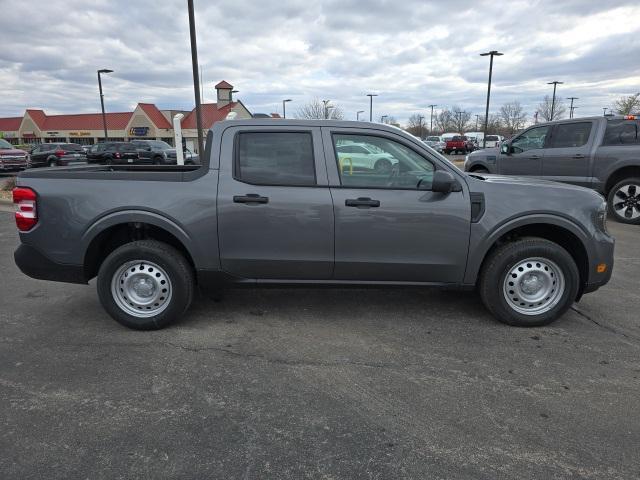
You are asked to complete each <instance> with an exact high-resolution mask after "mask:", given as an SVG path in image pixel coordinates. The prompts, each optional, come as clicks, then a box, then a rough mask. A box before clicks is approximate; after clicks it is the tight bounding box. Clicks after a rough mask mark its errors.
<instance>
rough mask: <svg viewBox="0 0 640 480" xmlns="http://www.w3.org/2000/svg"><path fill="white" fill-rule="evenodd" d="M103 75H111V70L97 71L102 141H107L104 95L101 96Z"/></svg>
mask: <svg viewBox="0 0 640 480" xmlns="http://www.w3.org/2000/svg"><path fill="white" fill-rule="evenodd" d="M103 73H113V70H109V69H108V68H102V69H100V70H98V90H100V107H101V108H102V127H103V128H104V141H105V142H106V141H107V116H106V115H105V113H104V95H103V94H102V79H101V78H100V75H101V74H103Z"/></svg>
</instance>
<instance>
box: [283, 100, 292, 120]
mask: <svg viewBox="0 0 640 480" xmlns="http://www.w3.org/2000/svg"><path fill="white" fill-rule="evenodd" d="M290 101H291V99H290V98H287V99H286V100H282V118H287V102H290Z"/></svg>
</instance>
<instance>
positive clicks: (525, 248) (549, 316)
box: [479, 237, 580, 327]
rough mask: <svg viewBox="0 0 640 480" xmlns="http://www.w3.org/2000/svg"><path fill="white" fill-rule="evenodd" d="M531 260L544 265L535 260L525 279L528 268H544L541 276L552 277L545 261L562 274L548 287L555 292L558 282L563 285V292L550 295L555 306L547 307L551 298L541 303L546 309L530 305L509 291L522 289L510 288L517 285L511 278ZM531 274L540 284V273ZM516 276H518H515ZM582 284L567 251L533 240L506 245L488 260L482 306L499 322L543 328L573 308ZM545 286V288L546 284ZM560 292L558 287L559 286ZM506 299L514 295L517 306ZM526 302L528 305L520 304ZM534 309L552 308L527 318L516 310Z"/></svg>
mask: <svg viewBox="0 0 640 480" xmlns="http://www.w3.org/2000/svg"><path fill="white" fill-rule="evenodd" d="M528 259H539V260H540V262H542V263H537V260H534V261H533V262H531V263H527V264H526V265H524V264H523V267H524V268H525V270H524V272H525V273H524V274H523V275H527V273H528V272H527V270H526V268H527V267H530V268H533V269H536V268H540V266H541V265H542V269H540V270H541V271H540V273H541V274H542V275H543V276H544V275H548V273H547V272H548V269H547V272H544V268H546V267H545V265H546V264H545V263H544V262H545V261H546V262H547V264H550V265H553V267H557V268H559V270H560V272H561V273H562V277H560V278H559V276H558V275H555V280H553V282H547V283H546V284H547V285H550V287H549V288H553V286H554V285H556V283H555V282H556V280H557V281H558V283H559V284H562V285H563V287H562V288H563V290H562V292H560V291H558V292H557V293H556V292H555V291H553V292H550V293H549V295H550V296H551V300H552V301H553V302H551V303H549V304H548V305H546V306H545V305H544V303H545V302H546V301H547V300H548V299H549V297H547V298H546V299H545V298H542V299H541V300H542V302H540V304H541V305H542V306H541V307H537V305H536V304H535V303H534V304H527V303H528V302H527V301H526V299H524V298H518V297H519V295H521V294H522V292H520V291H519V290H518V291H515V292H514V290H508V289H509V288H522V285H523V284H522V283H520V284H519V285H517V286H516V287H509V286H508V285H513V283H512V282H511V278H507V276H508V275H509V276H511V275H512V269H513V270H515V271H516V273H517V270H518V269H519V267H518V264H519V263H521V262H523V261H525V260H528ZM553 267H551V272H553V270H554V268H553ZM520 271H522V270H520ZM531 272H532V273H533V275H534V278H535V282H536V283H537V281H538V280H537V278H538V277H536V276H535V275H537V274H538V272H537V271H536V270H531ZM513 275H516V274H515V273H513ZM525 278H526V277H524V276H523V277H522V279H523V280H524V279H525ZM548 278H549V280H551V279H553V278H554V277H553V276H550V277H548ZM579 282H580V274H579V272H578V267H577V266H576V263H575V261H574V260H573V258H572V257H571V255H570V254H569V253H568V252H567V251H566V250H565V249H564V248H562V247H561V246H560V245H558V244H556V243H553V242H550V241H549V240H544V239H541V238H534V237H531V238H523V239H520V240H516V241H514V242H510V243H506V244H504V245H501V246H499V247H498V248H496V249H495V250H494V251H493V252H491V254H490V255H489V257H488V258H486V259H485V262H484V265H483V268H482V271H481V273H480V282H479V291H480V297H481V298H482V302H483V303H484V305H485V306H486V307H487V309H488V310H489V311H490V312H491V313H492V314H493V316H494V317H496V318H497V319H498V320H499V321H501V322H503V323H506V324H508V325H513V326H516V327H539V326H542V325H548V324H549V323H551V322H553V321H554V320H557V319H558V318H559V317H560V316H562V315H563V314H564V313H565V312H566V311H567V310H568V309H569V308H570V307H571V305H572V304H573V302H574V300H575V298H576V296H577V294H578V286H579ZM543 285H545V284H544V283H543ZM556 288H558V287H557V286H556ZM519 292H520V293H519ZM554 294H555V295H554ZM506 295H509V297H511V295H513V300H514V303H515V304H517V305H515V306H512V305H511V304H510V302H511V300H512V299H511V298H510V299H509V301H507V298H506ZM554 297H555V300H554ZM522 301H524V302H526V303H518V302H522ZM554 302H555V303H554ZM531 307H532V308H533V309H536V308H540V309H544V308H546V307H548V309H547V310H540V311H539V312H538V313H533V312H534V310H531V311H530V313H529V314H524V313H522V312H519V311H517V310H516V308H521V309H527V308H531Z"/></svg>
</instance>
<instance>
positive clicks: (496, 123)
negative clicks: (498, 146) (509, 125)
mask: <svg viewBox="0 0 640 480" xmlns="http://www.w3.org/2000/svg"><path fill="white" fill-rule="evenodd" d="M478 123H479V124H480V125H481V126H480V129H481V130H482V131H483V132H484V115H481V116H480V118H479V119H478ZM503 133H504V126H503V125H502V121H501V120H500V116H499V115H496V114H494V113H490V114H489V121H488V122H487V135H493V134H500V135H502V134H503Z"/></svg>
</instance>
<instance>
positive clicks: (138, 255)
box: [97, 240, 195, 330]
mask: <svg viewBox="0 0 640 480" xmlns="http://www.w3.org/2000/svg"><path fill="white" fill-rule="evenodd" d="M138 261H141V262H138ZM133 262H135V263H133ZM145 262H149V263H151V264H155V266H156V267H160V269H161V271H162V273H163V277H162V278H164V276H166V278H167V283H168V285H169V289H170V290H169V291H170V298H169V299H167V300H166V302H165V304H164V305H163V307H162V308H164V309H163V310H161V311H159V313H158V314H156V315H153V316H147V317H140V316H136V315H132V314H130V313H128V312H127V311H126V310H125V309H124V308H123V307H122V306H120V305H119V304H118V302H122V299H119V300H118V299H116V292H117V290H118V288H115V292H114V288H113V287H112V284H114V285H116V286H119V285H118V278H121V277H120V275H119V272H121V271H123V270H122V269H123V268H124V267H125V265H127V264H130V266H131V264H133V266H134V268H136V270H135V271H134V273H133V274H132V277H131V278H133V276H134V275H136V274H139V275H147V276H148V277H149V278H153V276H159V274H158V273H155V274H154V275H152V274H148V273H147V272H146V270H147V269H146V266H144V263H145ZM138 265H140V267H142V268H140V269H139V270H142V272H138V270H137V266H138ZM124 271H125V272H127V273H125V275H128V274H129V270H128V267H126V269H125V270H124ZM132 271H133V270H132ZM149 271H153V268H151V267H149ZM116 277H117V278H116ZM131 281H133V280H131ZM97 287H98V296H99V297H100V302H101V303H102V306H103V307H104V309H105V310H106V311H107V313H108V314H109V315H111V317H112V318H113V319H114V320H116V321H117V322H118V323H120V324H122V325H124V326H126V327H129V328H133V329H135V330H158V329H161V328H164V327H166V326H167V325H169V324H170V323H172V322H174V321H176V320H178V319H180V318H181V317H182V315H183V314H184V313H185V311H186V310H187V309H188V308H189V305H191V301H192V299H193V294H194V289H195V280H194V274H193V269H192V268H191V265H190V264H189V262H188V261H187V260H186V259H185V258H184V256H183V255H182V254H181V253H180V252H179V251H178V250H176V249H175V248H173V247H172V246H170V245H167V244H165V243H162V242H158V241H156V240H140V241H136V242H131V243H127V244H125V245H123V246H121V247H119V248H117V249H116V250H114V251H113V252H111V254H109V256H108V257H107V258H106V259H105V260H104V261H103V262H102V265H100V270H99V272H98V282H97ZM158 287H159V288H162V287H161V286H159V285H158ZM119 290H120V292H123V290H122V289H121V288H120V289H119ZM162 291H164V290H162ZM122 295H123V298H124V300H125V301H129V300H128V299H127V297H126V296H124V295H125V294H124V293H122ZM158 295H162V294H161V293H158ZM160 298H162V297H160ZM130 305H131V308H132V309H135V306H134V304H133V303H132V304H130ZM155 305H158V304H157V303H156V304H155ZM127 308H129V307H127ZM138 308H140V307H138ZM150 308H152V307H150ZM145 314H147V313H145V311H144V310H143V309H141V313H140V315H145Z"/></svg>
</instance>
